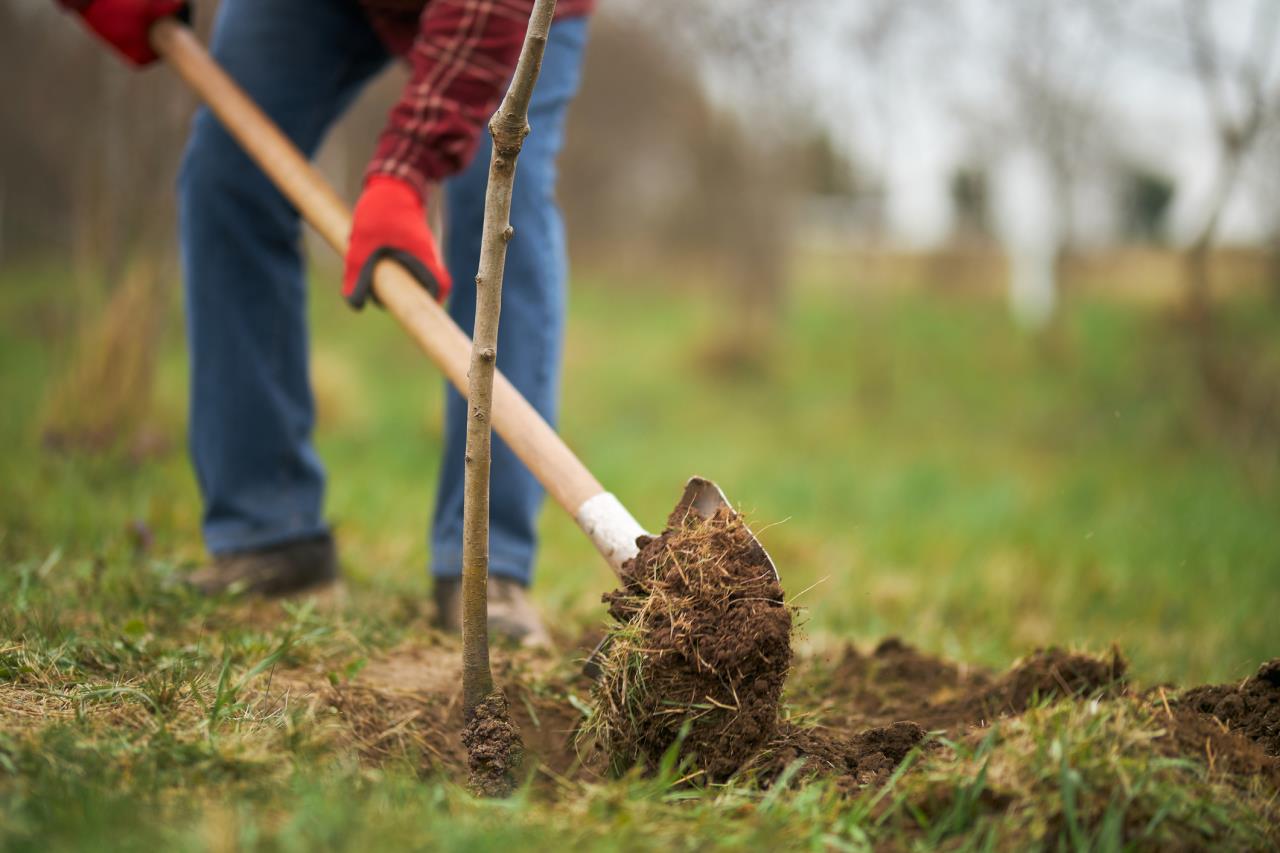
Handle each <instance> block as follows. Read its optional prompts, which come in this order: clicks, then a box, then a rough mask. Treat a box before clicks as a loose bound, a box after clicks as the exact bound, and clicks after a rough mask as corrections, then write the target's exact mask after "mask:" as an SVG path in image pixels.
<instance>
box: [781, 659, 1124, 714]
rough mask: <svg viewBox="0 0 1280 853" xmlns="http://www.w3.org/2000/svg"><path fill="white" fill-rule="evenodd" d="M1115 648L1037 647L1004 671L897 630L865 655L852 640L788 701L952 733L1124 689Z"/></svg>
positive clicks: (828, 711)
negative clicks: (1098, 654) (1036, 707)
mask: <svg viewBox="0 0 1280 853" xmlns="http://www.w3.org/2000/svg"><path fill="white" fill-rule="evenodd" d="M1126 669H1127V665H1126V664H1125V661H1124V659H1123V658H1122V657H1121V656H1120V654H1119V652H1116V651H1113V652H1112V654H1111V655H1110V656H1109V657H1106V658H1095V657H1091V656H1089V655H1083V654H1074V653H1071V652H1067V651H1064V650H1063V649H1059V648H1049V649H1040V650H1037V651H1035V652H1033V653H1032V654H1031V655H1029V656H1027V657H1026V658H1023V659H1022V660H1021V661H1018V662H1017V663H1015V664H1014V665H1013V667H1011V668H1010V669H1009V671H1008V672H1006V673H1003V674H1001V675H994V674H992V673H990V672H988V671H986V670H983V669H977V668H973V667H966V666H963V665H961V664H957V663H954V662H952V661H948V660H944V659H942V658H938V657H934V656H932V655H927V654H924V653H922V652H920V651H918V650H917V649H915V648H913V647H911V646H909V645H907V644H906V643H904V642H902V641H901V640H899V639H898V638H896V637H890V638H888V639H886V640H883V641H882V642H881V643H880V644H879V645H878V646H876V648H875V650H874V651H873V652H872V653H871V654H869V655H867V654H862V653H860V652H859V651H858V650H857V649H855V648H853V647H852V646H849V647H847V648H846V649H845V651H844V654H843V656H842V658H841V660H840V661H839V662H838V663H837V664H836V665H835V666H834V668H833V669H832V670H831V671H830V674H829V675H826V676H824V675H822V674H821V673H818V674H817V675H816V677H814V678H813V679H812V681H813V686H810V687H807V688H806V687H803V686H802V687H800V689H798V690H796V689H793V692H792V695H791V697H790V698H791V701H792V704H798V703H800V702H811V703H814V704H820V705H821V706H822V707H821V708H820V710H819V712H818V714H817V717H818V719H819V720H820V721H821V722H822V723H823V724H825V725H826V726H828V727H830V728H835V729H838V730H844V731H858V730H859V729H861V728H866V727H880V726H885V725H888V724H889V723H892V722H895V721H899V720H911V721H913V722H916V723H919V724H920V725H921V726H923V727H924V728H925V729H928V730H942V731H945V732H947V733H948V734H951V735H957V734H960V733H962V732H963V731H964V730H965V729H967V728H970V727H973V726H984V725H987V724H989V723H991V722H994V721H995V720H997V719H999V718H1000V717H1003V716H1010V715H1016V714H1020V713H1022V712H1023V711H1025V710H1026V709H1027V707H1028V706H1029V705H1030V704H1031V703H1032V701H1033V700H1037V699H1039V700H1042V701H1043V700H1049V699H1054V698H1062V697H1084V696H1090V695H1093V694H1096V693H1102V694H1106V695H1118V694H1120V693H1122V692H1124V691H1125V690H1126V689H1127V686H1126V682H1125V671H1126Z"/></svg>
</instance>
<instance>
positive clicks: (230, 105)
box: [151, 19, 777, 576]
mask: <svg viewBox="0 0 1280 853" xmlns="http://www.w3.org/2000/svg"><path fill="white" fill-rule="evenodd" d="M151 44H152V47H153V48H154V49H155V51H156V53H158V54H159V55H160V56H162V57H164V58H165V59H166V60H168V62H169V64H170V65H172V66H173V68H174V70H175V71H177V73H178V75H179V76H180V77H182V79H183V80H185V81H186V83H187V84H188V85H189V86H190V87H191V88H192V89H193V90H194V91H195V92H196V94H197V95H198V96H199V97H200V98H201V99H203V100H204V102H205V103H206V104H208V106H209V108H210V109H211V110H213V113H214V114H215V115H216V116H217V117H218V119H219V121H221V123H222V125H223V127H224V128H225V129H226V130H227V132H228V133H230V134H231V135H232V136H233V137H234V138H235V139H236V141H238V142H239V143H240V145H241V147H242V148H243V149H244V150H245V152H246V153H247V154H248V155H249V157H250V158H252V159H253V161H254V162H255V163H257V164H258V166H259V168H261V169H262V171H263V172H265V173H266V175H267V176H268V177H269V178H270V179H271V181H272V182H273V183H274V184H275V185H276V187H277V188H278V189H279V190H280V191H281V192H282V193H283V194H284V195H285V197H287V198H288V199H289V201H290V202H292V203H293V205H294V207H296V208H297V209H298V211H299V212H300V213H301V214H302V217H303V218H304V219H305V220H306V221H307V222H308V223H310V225H311V226H312V227H313V228H315V230H316V231H317V232H319V234H320V236H321V237H323V238H324V240H325V242H327V243H328V244H329V245H330V246H332V247H333V248H334V249H335V250H336V251H338V252H339V253H340V254H345V253H346V249H347V238H348V236H349V235H350V233H351V213H350V211H349V210H348V209H347V207H346V205H344V204H343V202H342V200H341V199H340V198H339V197H338V195H337V193H335V192H334V190H333V188H332V187H331V186H329V184H328V183H327V182H326V181H325V179H324V177H323V176H322V175H321V174H320V173H319V172H318V171H316V170H315V168H314V167H312V165H311V164H310V163H309V162H308V161H307V159H306V158H305V157H304V156H303V155H302V153H301V152H300V151H298V149H297V148H296V147H295V146H294V144H293V143H292V142H290V141H289V139H288V138H287V137H285V135H284V134H283V133H281V131H280V129H279V128H277V127H276V126H275V124H274V123H273V122H272V121H271V120H270V119H269V118H268V117H267V116H266V114H265V113H263V112H262V110H260V109H259V108H258V106H257V105H256V104H254V103H253V101H251V100H250V99H249V97H248V95H246V94H245V93H244V91H243V90H241V89H240V87H239V86H238V85H236V83H235V81H233V80H232V79H231V78H230V77H229V76H228V75H227V73H226V72H225V71H223V70H222V68H221V66H219V65H218V63H217V62H216V61H215V60H214V59H213V57H211V56H210V55H209V53H208V52H207V51H206V50H205V49H204V47H203V46H202V45H201V44H200V41H199V40H198V39H197V38H196V36H195V34H194V33H192V32H191V30H190V29H188V28H187V27H186V26H185V25H183V24H181V23H179V22H178V21H177V20H174V19H163V20H160V21H158V22H156V24H155V25H154V26H152V28H151ZM373 291H374V293H375V294H376V295H377V297H378V301H379V302H380V303H381V304H382V306H383V307H384V308H386V310H387V311H388V312H390V314H391V315H392V316H393V317H395V319H396V321H397V322H399V323H400V325H401V326H403V327H404V329H405V331H406V332H408V333H409V336H410V337H412V338H413V339H414V341H415V342H417V344H418V346H419V347H421V349H422V350H423V352H425V353H426V354H427V357H428V358H430V359H431V361H432V362H434V363H435V364H436V366H437V367H439V368H440V370H441V371H443V372H444V375H445V376H446V377H447V378H448V379H449V381H450V382H452V383H453V384H454V386H455V387H456V388H457V389H458V390H459V391H460V392H461V393H462V394H463V396H466V394H467V368H468V363H469V360H470V356H471V341H470V339H469V338H468V337H467V335H466V333H465V332H463V331H462V330H461V329H460V328H458V325H457V324H456V323H454V322H453V320H452V318H450V317H449V315H448V314H447V313H445V311H444V309H443V308H442V307H441V306H440V305H439V304H438V303H436V301H435V300H434V299H433V298H432V297H431V296H430V295H429V294H428V293H427V292H426V290H425V289H424V288H423V287H422V286H421V285H420V284H419V283H418V282H417V280H416V279H414V278H413V276H412V275H410V273H409V272H408V271H407V270H405V269H404V268H403V267H401V266H400V265H399V264H397V263H395V262H394V261H391V260H384V261H382V262H381V263H380V264H378V266H377V267H376V268H375V269H374V280H373ZM492 418H493V428H494V429H495V430H497V432H498V435H500V436H502V438H503V440H504V441H506V443H507V445H508V446H509V447H510V448H511V449H512V451H513V452H514V453H515V455H516V456H517V457H518V458H519V459H520V461H521V462H523V463H524V464H525V466H526V467H527V468H528V469H529V471H530V472H532V473H533V475H534V477H535V478H537V480H538V482H539V483H541V484H542V486H543V488H545V489H546V490H547V492H548V494H550V495H551V496H552V498H553V499H554V500H555V502H556V503H558V504H559V505H560V506H561V507H562V508H563V509H564V510H565V512H567V513H569V515H570V516H572V517H573V519H574V521H576V522H577V523H578V526H579V527H581V528H582V531H583V532H584V533H585V534H586V535H587V538H589V539H590V540H591V543H592V544H593V545H595V547H596V550H598V551H599V552H600V554H601V556H603V557H604V559H605V561H606V562H608V564H609V566H610V568H612V569H613V570H614V572H615V573H618V572H619V570H620V569H621V567H622V564H623V562H625V561H626V560H629V559H631V558H632V557H634V556H635V555H636V553H637V552H638V548H637V546H636V538H637V537H639V536H644V535H646V534H645V530H644V528H642V527H641V526H640V524H639V523H638V522H637V521H636V520H635V518H634V517H632V515H631V513H630V512H628V511H627V509H626V507H624V506H623V505H622V503H621V502H620V501H619V500H618V499H617V498H616V497H614V495H613V494H612V493H611V492H607V491H605V489H604V487H603V486H602V485H600V482H599V481H598V480H597V479H596V478H595V477H594V476H593V475H592V474H591V472H590V471H588V470H587V467H586V466H585V465H583V464H582V462H581V461H579V459H578V458H577V457H576V456H575V455H574V454H573V451H571V450H570V449H569V448H568V446H567V445H566V444H565V443H564V441H563V440H561V438H560V436H558V435H557V434H556V432H555V430H553V429H552V428H551V426H550V425H549V424H548V423H547V422H546V421H545V420H544V419H543V418H542V416H541V415H539V414H538V412H537V410H535V409H534V408H533V406H531V405H529V403H528V401H526V400H525V399H524V397H522V396H521V395H520V392H519V391H517V390H516V389H515V386H513V385H512V384H511V383H510V382H509V381H508V380H507V379H506V378H505V377H504V376H503V375H502V374H501V373H498V374H496V375H495V377H494V383H493V414H492ZM678 506H680V507H684V508H686V509H687V510H688V511H689V512H693V513H696V514H697V515H699V516H702V517H705V518H709V517H711V516H712V515H714V514H715V512H716V510H718V509H720V508H721V507H729V506H730V504H729V501H728V500H727V499H726V498H725V496H724V492H722V491H721V490H720V487H719V486H717V485H716V484H715V483H713V482H711V481H710V480H705V479H703V478H701V477H693V478H691V479H690V480H689V482H688V483H687V484H686V485H685V489H684V494H683V495H682V496H681V498H680V503H679V504H678ZM761 550H763V548H762V549H761ZM766 558H767V555H766ZM769 567H770V569H771V570H772V571H773V573H774V575H775V576H776V575H777V569H776V568H774V566H773V561H772V560H769Z"/></svg>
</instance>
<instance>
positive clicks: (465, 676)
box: [462, 0, 556, 720]
mask: <svg viewBox="0 0 1280 853" xmlns="http://www.w3.org/2000/svg"><path fill="white" fill-rule="evenodd" d="M555 7H556V3H555V0H535V3H534V6H533V12H532V14H531V15H530V17H529V29H528V31H527V32H526V33H525V39H524V47H523V48H522V49H521V51H520V60H519V62H518V63H517V65H516V71H515V75H514V76H513V77H512V79H511V85H510V87H508V89H507V94H506V95H505V96H504V97H503V99H502V104H501V105H500V106H499V107H498V111H497V112H496V113H494V114H493V118H491V119H490V120H489V133H490V134H491V135H492V136H493V154H492V156H491V158H490V160H489V185H488V189H487V190H486V192H485V199H484V229H483V237H482V242H481V245H480V269H479V271H478V272H477V273H476V325H475V334H474V335H473V337H472V346H471V366H470V369H469V371H468V373H467V389H468V393H467V450H466V465H465V479H464V485H463V511H462V693H463V702H464V706H465V711H466V718H467V719H468V720H470V719H471V718H472V716H473V715H474V713H475V709H476V707H477V706H478V705H479V704H480V703H481V702H482V701H483V700H484V698H485V697H486V696H488V695H489V694H490V693H492V692H493V675H492V673H491V671H490V669H489V628H488V609H489V607H488V604H489V602H488V584H489V464H490V459H491V453H490V447H491V439H492V430H491V427H490V417H489V416H490V412H491V410H492V408H493V372H494V366H495V363H496V361H497V358H498V314H499V311H500V309H501V306H502V274H503V269H504V267H505V265H506V260H507V243H508V241H510V240H511V237H512V235H513V233H514V232H513V230H512V228H511V188H512V185H513V184H514V183H515V174H516V159H517V158H518V157H519V156H520V148H521V146H522V145H523V144H524V138H525V136H527V135H528V133H529V100H530V98H531V97H532V95H533V86H534V83H536V82H537V79H538V72H539V70H540V69H541V67H542V54H543V51H544V50H545V49H546V45H547V32H548V31H549V30H550V28H551V17H552V15H553V14H554V12H555Z"/></svg>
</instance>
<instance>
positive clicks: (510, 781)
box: [462, 690, 524, 797]
mask: <svg viewBox="0 0 1280 853" xmlns="http://www.w3.org/2000/svg"><path fill="white" fill-rule="evenodd" d="M462 745H463V746H465V747H466V749H467V768H468V770H469V771H470V776H469V778H468V782H467V787H469V788H470V789H471V793H473V794H475V795H476V796H478V797H509V796H511V792H512V791H513V790H514V789H515V784H516V777H515V774H516V771H517V770H518V769H519V768H520V763H521V761H522V760H523V759H524V743H523V742H522V741H521V740H520V732H519V730H518V729H516V727H515V724H514V723H512V722H511V714H510V711H509V709H508V708H507V697H506V696H505V695H504V694H503V693H502V691H500V690H498V691H494V692H493V693H490V694H489V695H488V696H486V697H485V699H484V701H482V702H481V703H480V704H479V705H477V706H476V712H475V716H473V717H472V718H471V720H470V722H468V723H467V726H466V728H465V729H463V730H462Z"/></svg>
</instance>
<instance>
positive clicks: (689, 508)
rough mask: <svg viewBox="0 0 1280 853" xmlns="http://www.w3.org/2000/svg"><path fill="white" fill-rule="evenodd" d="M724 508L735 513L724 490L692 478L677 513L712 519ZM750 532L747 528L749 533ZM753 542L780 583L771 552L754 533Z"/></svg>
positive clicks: (677, 505)
mask: <svg viewBox="0 0 1280 853" xmlns="http://www.w3.org/2000/svg"><path fill="white" fill-rule="evenodd" d="M722 508H723V509H727V510H729V511H730V512H733V511H734V509H733V505H732V504H731V503H729V499H728V498H726V497H725V496H724V490H723V489H721V488H720V487H719V486H717V485H716V484H715V483H714V482H712V481H711V480H708V479H706V478H705V477H690V478H689V482H687V483H685V484H684V494H683V495H681V496H680V502H679V503H678V504H676V510H677V511H679V510H682V509H683V510H685V511H686V512H692V513H694V514H695V515H697V516H698V517H699V518H704V519H706V518H711V517H712V516H714V515H715V514H716V511H717V510H719V509H722ZM750 530H751V529H750V528H747V531H748V532H750ZM751 542H752V544H753V545H754V546H755V547H757V548H759V549H760V553H761V554H762V555H763V556H764V561H765V563H766V565H768V566H769V571H771V572H773V579H774V580H778V581H780V580H781V578H779V577H778V567H777V566H775V565H774V564H773V558H772V557H770V556H769V552H768V551H766V550H765V549H764V545H762V544H760V540H759V539H757V538H756V535H755V534H754V533H752V534H751Z"/></svg>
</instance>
